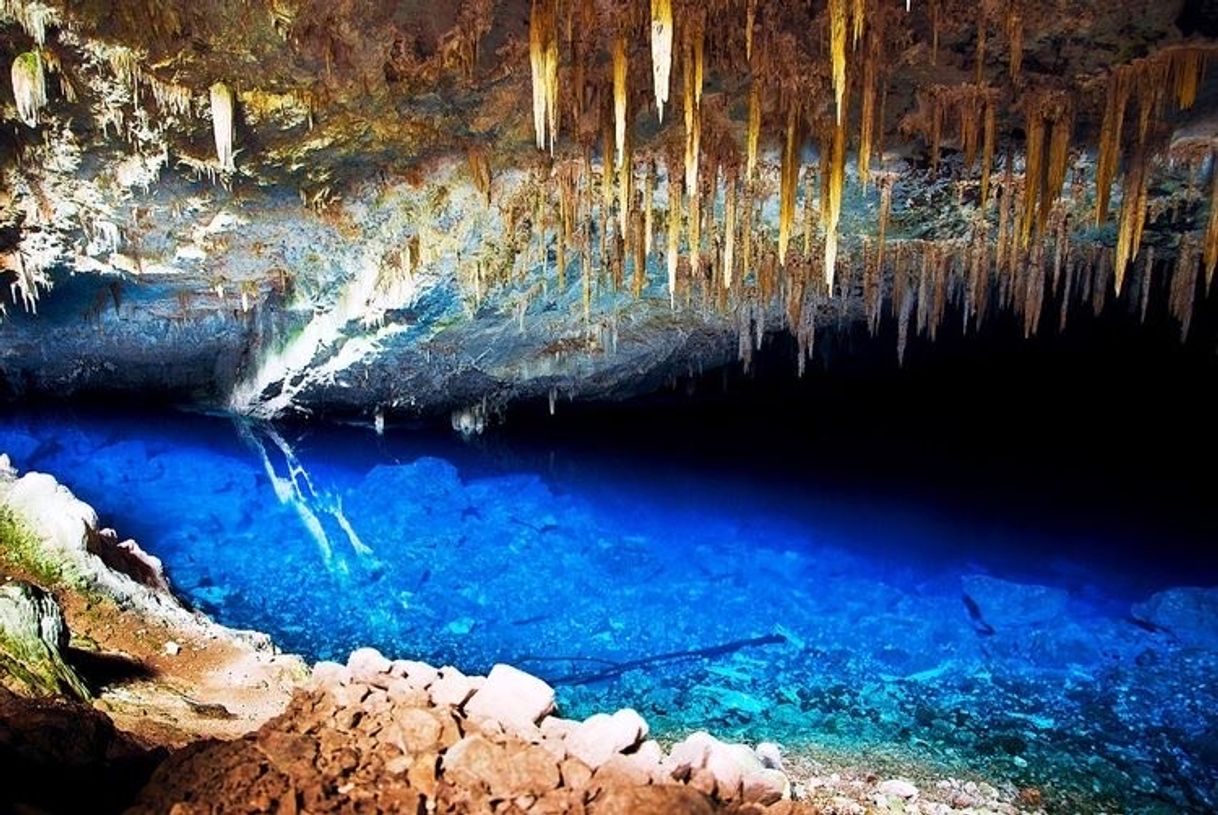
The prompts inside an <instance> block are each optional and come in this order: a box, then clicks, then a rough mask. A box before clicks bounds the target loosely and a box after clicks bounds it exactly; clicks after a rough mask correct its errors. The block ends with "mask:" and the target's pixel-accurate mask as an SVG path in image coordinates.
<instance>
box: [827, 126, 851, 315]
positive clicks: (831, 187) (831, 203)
mask: <svg viewBox="0 0 1218 815" xmlns="http://www.w3.org/2000/svg"><path fill="white" fill-rule="evenodd" d="M826 172H827V173H828V174H829V180H828V184H826V186H825V189H826V192H827V195H826V196H825V201H824V205H823V211H824V213H825V214H824V219H825V285H826V287H827V288H828V290H829V295H830V296H832V295H833V277H834V273H835V271H836V269H837V238H838V236H837V227H838V223H839V222H840V220H841V216H842V192H843V190H844V188H845V185H846V122H845V119H844V118H843V119H842V120H841V121H839V122H838V123H837V126H836V127H834V129H833V153H832V158H831V159H830V161H829V166H828V167H827V169H826Z"/></svg>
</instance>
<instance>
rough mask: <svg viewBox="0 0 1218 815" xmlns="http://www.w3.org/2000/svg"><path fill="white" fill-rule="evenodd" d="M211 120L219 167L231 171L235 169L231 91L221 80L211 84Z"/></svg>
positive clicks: (227, 171)
mask: <svg viewBox="0 0 1218 815" xmlns="http://www.w3.org/2000/svg"><path fill="white" fill-rule="evenodd" d="M211 122H212V132H213V135H214V136H215V141H216V158H217V160H218V161H219V162H220V169H221V171H223V172H226V173H231V172H233V171H234V170H236V169H237V168H236V167H235V166H234V165H233V92H232V90H230V89H229V87H228V85H225V84H224V83H223V82H217V83H216V84H214V85H212V86H211Z"/></svg>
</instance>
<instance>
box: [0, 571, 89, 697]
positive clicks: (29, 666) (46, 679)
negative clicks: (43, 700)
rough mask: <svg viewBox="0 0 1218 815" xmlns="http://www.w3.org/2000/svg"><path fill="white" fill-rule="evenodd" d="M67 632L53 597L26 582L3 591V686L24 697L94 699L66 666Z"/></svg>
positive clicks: (0, 639) (0, 657)
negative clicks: (62, 696)
mask: <svg viewBox="0 0 1218 815" xmlns="http://www.w3.org/2000/svg"><path fill="white" fill-rule="evenodd" d="M68 640H69V635H68V627H67V624H66V623H64V619H63V611H61V610H60V608H59V604H58V603H56V602H55V598H53V597H51V595H50V594H48V593H47V592H45V591H43V590H42V589H40V588H38V587H37V586H34V585H31V584H29V583H25V582H22V581H13V582H9V583H4V584H2V585H0V686H4V687H7V688H8V689H9V690H11V691H14V692H16V693H19V694H21V695H23V696H57V695H61V694H62V695H64V696H68V697H71V698H75V699H80V700H85V699H88V698H89V695H90V694H89V689H88V688H86V687H85V683H84V682H83V681H82V680H81V678H80V677H79V676H77V674H76V671H75V670H73V669H72V667H71V666H70V665H68V664H67V662H66V661H65V660H64V652H65V651H66V650H67V647H68Z"/></svg>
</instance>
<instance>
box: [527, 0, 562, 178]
mask: <svg viewBox="0 0 1218 815" xmlns="http://www.w3.org/2000/svg"><path fill="white" fill-rule="evenodd" d="M529 64H530V67H531V68H532V74H533V132H534V134H535V135H536V137H537V149H538V150H545V149H546V147H547V145H548V146H549V149H550V153H551V154H553V153H554V145H555V142H556V141H557V139H558V0H533V6H532V13H531V14H530V16H529Z"/></svg>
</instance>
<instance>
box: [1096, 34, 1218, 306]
mask: <svg viewBox="0 0 1218 815" xmlns="http://www.w3.org/2000/svg"><path fill="white" fill-rule="evenodd" d="M1214 54H1218V46H1195V45H1188V46H1179V47H1173V48H1168V49H1165V50H1163V51H1160V52H1158V53H1156V54H1153V55H1151V56H1149V57H1145V58H1143V59H1138V60H1135V61H1133V62H1131V63H1128V64H1125V65H1120V66H1117V67H1116V68H1114V69H1113V70H1112V73H1111V74H1110V75H1109V77H1108V84H1107V88H1106V92H1105V103H1104V117H1103V121H1102V122H1101V125H1100V141H1099V155H1098V158H1097V160H1096V173H1095V186H1096V207H1095V220H1096V223H1097V224H1102V223H1104V221H1106V220H1107V219H1108V211H1109V202H1110V200H1111V194H1112V185H1113V182H1114V181H1115V179H1116V176H1117V173H1118V171H1119V169H1120V166H1121V163H1122V157H1123V154H1124V152H1125V149H1126V144H1125V143H1126V138H1125V132H1126V128H1125V124H1126V118H1127V116H1126V114H1127V112H1128V109H1129V107H1130V105H1129V103H1130V101H1135V102H1136V104H1137V117H1136V133H1135V134H1134V136H1135V137H1134V138H1132V139H1130V140H1129V141H1130V142H1131V145H1132V156H1131V158H1130V159H1129V160H1128V162H1127V168H1126V171H1125V176H1124V181H1123V183H1122V193H1121V196H1122V197H1121V208H1120V221H1119V224H1118V227H1117V247H1116V252H1115V254H1114V256H1113V264H1114V273H1115V284H1116V290H1117V293H1118V294H1119V293H1120V291H1121V288H1122V285H1123V283H1124V279H1125V275H1126V272H1127V269H1128V266H1129V264H1130V263H1131V262H1132V261H1133V260H1134V259H1135V258H1136V257H1137V256H1138V252H1139V250H1140V249H1141V244H1142V233H1143V231H1144V229H1145V225H1146V215H1147V213H1146V207H1147V187H1148V184H1149V169H1150V167H1149V165H1150V164H1151V161H1152V158H1153V156H1152V155H1151V143H1150V139H1151V136H1152V135H1153V133H1154V131H1155V130H1156V127H1157V121H1158V120H1159V118H1160V117H1162V116H1163V115H1164V111H1165V108H1166V106H1167V105H1166V103H1167V102H1168V101H1171V102H1172V103H1173V104H1174V106H1175V107H1176V108H1177V109H1179V110H1187V109H1189V108H1191V107H1192V106H1193V104H1194V103H1195V102H1196V99H1197V89H1198V87H1199V85H1200V82H1201V78H1202V77H1203V76H1204V72H1205V65H1206V62H1207V60H1208V58H1209V57H1211V56H1213V55H1214Z"/></svg>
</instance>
